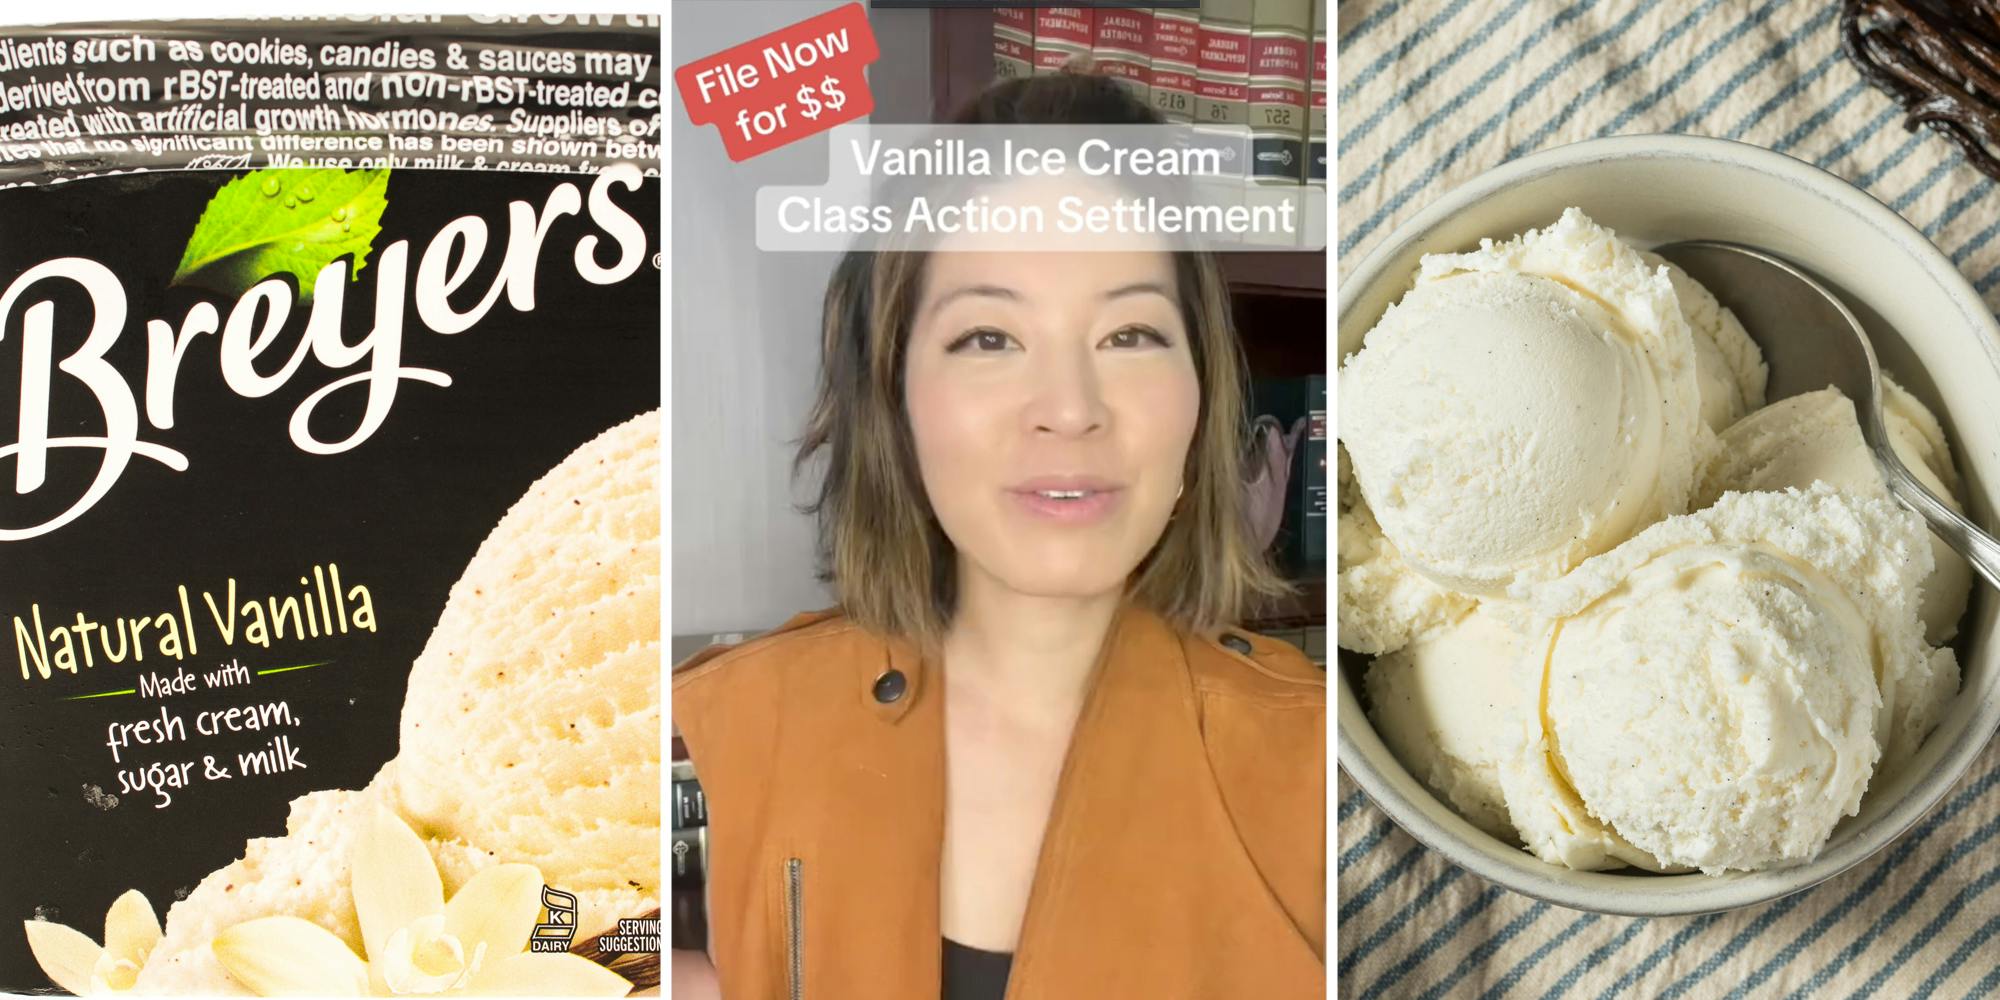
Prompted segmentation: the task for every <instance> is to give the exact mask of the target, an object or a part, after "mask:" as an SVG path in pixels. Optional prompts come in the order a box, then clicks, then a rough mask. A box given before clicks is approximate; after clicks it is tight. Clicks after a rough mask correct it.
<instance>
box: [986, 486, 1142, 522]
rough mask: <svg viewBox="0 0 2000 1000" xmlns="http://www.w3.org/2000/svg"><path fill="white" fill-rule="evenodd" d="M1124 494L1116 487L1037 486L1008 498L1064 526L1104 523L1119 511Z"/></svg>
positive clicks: (1020, 489)
mask: <svg viewBox="0 0 2000 1000" xmlns="http://www.w3.org/2000/svg"><path fill="white" fill-rule="evenodd" d="M1124 493H1125V491H1124V490H1123V489H1122V488H1120V487H1115V486H1111V487H1083V486H1036V487H1027V488H1023V487H1016V488H1014V489H1010V490H1008V491H1007V495H1008V496H1009V497H1012V498H1013V499H1014V502H1015V503H1017V504H1019V505H1020V507H1021V509H1022V510H1024V511H1027V512H1028V513H1029V514H1031V515H1033V516H1035V517H1038V518H1044V519H1047V520H1050V521H1054V522H1057V523H1060V524H1089V523H1091V522H1094V521H1099V520H1102V519H1103V518H1105V517H1106V516H1108V515H1109V514H1110V513H1111V512H1112V511H1113V510H1116V509H1117V507H1118V503H1119V501H1120V500H1121V499H1122V498H1123V497H1124Z"/></svg>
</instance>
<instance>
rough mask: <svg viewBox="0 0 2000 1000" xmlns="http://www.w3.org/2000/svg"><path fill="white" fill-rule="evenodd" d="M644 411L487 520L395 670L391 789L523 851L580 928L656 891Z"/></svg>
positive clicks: (602, 923)
mask: <svg viewBox="0 0 2000 1000" xmlns="http://www.w3.org/2000/svg"><path fill="white" fill-rule="evenodd" d="M658 444H659V432H658V415H657V413H648V414H643V415H641V416H639V417H635V418H633V419H632V420H630V421H628V422H626V423H625V424H622V425H620V426H618V427H615V428H612V429H611V430H609V431H606V432H605V433H604V434H602V435H600V436H599V437H598V438H596V439H595V440H593V441H591V442H590V443H588V444H585V445H584V446H582V447H581V448H578V449H577V450H576V451H575V452H574V453H573V454H571V455H570V456H569V457H568V458H567V459H565V460H564V461H563V462H562V464H560V465H558V466H556V467H555V468H554V469H553V470H551V471H550V472H549V473H548V474H546V475H544V476H543V477H542V478H541V479H540V480H539V481H537V482H536V483H535V484H534V486H532V487H531V488H530V489H529V490H528V493H527V495H526V496H524V497H522V498H521V500H520V501H519V502H518V503H516V504H515V505H514V507H513V509H511V510H509V511H508V512H507V514H506V516H505V517H503V518H502V519H501V521H500V524H499V526H497V527H495V528H494V529H493V532H492V534H490V535H489V536H487V538H486V541H485V542H484V543H483V544H481V545H480V547H479V551H478V553H477V554H475V555H474V556H473V558H472V562H471V564H470V565H468V566H467V567H466V569H465V574H464V576H463V577H462V578H461V579H460V580H459V581H458V583H457V584H456V585H455V586H454V587H453V588H452V592H451V596H450V598H449V600H448V601H447V603H446V605H445V610H444V614H443V615H442V616H441V617H440V618H439V620H438V623H437V627H436V629H435V630H434V631H433V632H432V634H431V639H430V642H429V644H428V645H426V646H425V648H424V651H423V653H422V654H421V655H420V656H418V658H417V662H416V664H415V666H414V667H412V668H411V671H410V686H409V693H408V695H407V697H406V700H405V702H404V705H403V717H402V746H401V751H400V753H399V754H398V755H397V757H396V759H395V760H393V761H391V762H390V763H389V764H388V765H386V766H385V768H384V775H385V778H386V780H387V787H388V792H389V794H390V795H391V797H392V798H393V801H394V802H395V803H396V805H397V807H398V810H399V812H401V813H402V815H403V816H404V817H406V818H407V819H408V820H409V821H410V825H411V826H412V827H413V828H414V829H415V830H416V831H417V833H418V835H419V836H423V837H427V838H444V839H451V840H460V841H463V842H465V843H467V844H470V845H472V846H473V847H475V848H478V849H480V850H482V851H490V852H492V853H493V855H494V856H495V859H496V860H497V861H500V862H504V863H516V862H518V863H525V864H532V865H535V866H537V867H538V868H540V869H541V871H542V876H543V878H544V879H545V880H546V881H547V883H548V884H549V885H552V886H555V887H557V888H560V889H563V890H565V891H568V892H571V893H574V894H575V895H576V896H577V897H578V914H577V924H578V926H577V935H578V937H579V939H581V938H583V937H587V936H589V935H592V934H595V933H597V932H599V931H603V930H605V929H607V928H609V927H611V926H613V925H614V924H615V922H616V920H617V919H618V918H620V917H637V916H642V915H644V914H645V913H646V912H647V911H648V910H651V909H653V908H656V907H658V906H659V898H660V884H659V880H660V840H659V837H660V792H659V787H660V662H661V658H660V617H659V603H660V548H659V545H660V540H659V518H660V494H659V484H658V479H659V474H660V468H659V454H658V452H659V448H658Z"/></svg>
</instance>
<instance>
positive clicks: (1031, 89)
mask: <svg viewBox="0 0 2000 1000" xmlns="http://www.w3.org/2000/svg"><path fill="white" fill-rule="evenodd" d="M1160 121H1161V120H1160V118H1159V116H1158V115H1156V114H1155V113H1154V112H1153V110H1152V109H1151V108H1149V107H1147V106H1146V105H1145V104H1144V103H1143V102H1141V101H1139V100H1138V99H1137V98H1136V97H1134V96H1132V94H1131V93H1130V92H1128V91H1126V90H1125V89H1124V88H1123V87H1122V86H1120V85H1119V84H1117V83H1116V82H1114V81H1112V80H1110V79H1108V78H1106V77H1100V76H1093V75H1087V74H1078V73H1060V74H1054V75H1049V76H1036V77H1030V78H1026V79H1020V80H1012V81H1008V82H1006V83H1002V84H998V85H996V86H994V87H991V88H989V89H988V90H986V91H985V92H984V93H982V94H980V95H979V96H978V97H977V98H975V99H974V100H973V101H972V103H970V104H969V105H967V107H966V108H965V110H963V111H962V112H960V114H959V115H957V116H956V117H955V118H954V120H953V122H954V124H960V125H1015V124H1019V125H1028V124H1076V125H1090V124H1099V125H1130V124H1158V123H1160ZM1173 257H1174V272H1175V282H1176V285H1177V295H1178V298H1179V301H1180V306H1181V318H1182V321H1183V323H1184V324H1185V325H1186V328H1187V330H1188V331H1189V334H1190V338H1189V339H1190V345H1189V346H1190V347H1191V349H1192V351H1193V355H1194V364H1195V371H1196V375H1197V377H1198V379H1199V380H1200V385H1201V413H1200V415H1199V418H1198V419H1197V421H1196V424H1195V434H1194V440H1193V442H1192V443H1191V444H1190V446H1189V448H1188V457H1187V465H1186V468H1185V470H1184V482H1185V484H1186V491H1185V493H1184V494H1183V495H1182V497H1181V499H1180V501H1179V503H1178V504H1177V505H1176V507H1175V513H1174V515H1173V518H1172V519H1171V520H1170V521H1168V522H1167V527H1166V530H1165V532H1163V533H1162V535H1161V537H1160V540H1159V542H1158V543H1157V544H1155V546H1154V547H1153V550H1152V551H1151V552H1150V553H1148V554H1147V556H1146V558H1145V559H1144V560H1142V561H1141V562H1140V564H1139V567H1138V568H1137V570H1135V571H1134V572H1133V574H1132V576H1131V579H1130V581H1129V583H1128V591H1129V593H1130V594H1131V596H1132V598H1133V599H1134V600H1135V601H1137V602H1138V603H1139V604H1141V605H1143V606H1145V607H1148V608H1150V609H1152V610H1154V611H1156V612H1158V613H1159V614H1160V615H1162V616H1163V617H1165V618H1166V619H1167V620H1169V621H1170V622H1172V623H1174V624H1175V625H1176V626H1178V627H1180V628H1182V629H1184V630H1186V631H1189V632H1194V633H1204V632H1210V631H1213V630H1215V629H1217V628H1219V627H1221V626H1223V625H1226V624H1229V623H1231V622H1234V621H1236V620H1237V619H1238V618H1239V617H1240V616H1241V615H1242V614H1243V612H1244V610H1245V608H1246V607H1247V606H1248V605H1249V603H1250V602H1251V601H1252V600H1254V599H1255V598H1256V597H1258V596H1261V595H1268V594H1276V593H1282V592H1284V591H1285V590H1286V589H1287V587H1286V584H1285V583H1284V582H1283V581H1282V580H1281V579H1280V578H1279V577H1278V576H1277V574H1276V573H1275V572H1274V571H1273V570H1272V569H1271V567H1270V564H1269V563H1268V562H1267V561H1266V560H1265V559H1264V557H1263V555H1262V553H1260V552H1258V551H1257V550H1256V547H1255V545H1254V543H1253V542H1252V541H1251V540H1250V537H1249V532H1248V529H1247V528H1246V522H1245V519H1244V515H1243V485H1242V484H1243V469H1244V447H1245V444H1246V442H1247V441H1248V436H1249V430H1248V428H1249V420H1248V416H1247V415H1246V413H1245V405H1244V399H1245V386H1246V370H1245V365H1244V360H1243V353H1242V347H1241V344H1240V343H1239V342H1238V340H1237V338H1236V332H1235V329H1234V327H1233V326H1232V325H1231V323H1230V316H1229V290H1228V287H1227V284H1226V283H1225V281H1224V280H1223V277H1222V273H1221V269H1220V268H1219V266H1218V265H1217V263H1216V260H1215V258H1214V257H1213V256H1212V255H1210V254H1207V253H1200V252H1177V253H1175V254H1174V255H1173ZM926 259H927V255H926V254H925V253H923V252H921V251H908V250H895V251H879V250H865V251H864V250H857V251H851V252H849V253H848V254H847V255H846V256H845V257H843V258H842V259H841V261H840V263H839V264H838V265H837V266H836V267H835V268H834V272H833V277H832V278H831V279H830V280H829V281H828V283H827V290H826V304H825V309H824V314H823V320H822V322H823V331H822V336H823V344H822V355H821V361H820V378H819V390H818V395H817V398H816V399H815V400H814V403H813V407H812V412H811V415H810V417H809V418H808V419H807V425H806V433H805V436H804V438H803V439H802V440H801V441H800V445H799V452H798V457H797V460H796V462H795V463H794V470H795V471H796V470H798V469H799V468H801V467H803V466H804V465H805V464H806V463H807V462H808V461H809V460H811V459H812V458H813V456H815V455H817V454H819V453H820V452H822V451H824V452H825V453H826V466H825V477H824V479H823V480H822V481H821V484H820V488H819V494H818V497H817V499H816V500H815V501H814V502H813V503H811V504H809V505H807V507H806V510H807V511H808V512H809V513H813V514H815V515H816V516H817V517H818V520H819V545H820V560H821V565H820V575H821V578H822V579H825V580H827V581H828V582H830V583H831V584H832V585H833V586H834V589H835V592H836V594H837V595H838V597H839V600H840V603H841V605H842V607H843V609H844V610H845V611H846V613H847V615H848V616H849V617H850V618H852V619H854V620H855V621H856V622H857V623H859V624H860V625H862V626H863V627H864V628H867V629H869V630H871V631H875V632H878V633H882V634H887V635H896V636H903V637H907V638H910V639H913V640H915V641H917V642H919V643H920V644H922V645H924V646H925V647H927V648H935V645H936V644H937V642H938V641H939V640H940V639H941V638H942V637H943V634H944V632H945V630H946V628H947V627H948V626H949V624H950V621H951V616H952V613H953V610H954V608H955V606H956V599H957V594H956V589H957V575H956V566H955V558H956V552H955V550H954V549H953V547H952V544H951V541H950V539H948V538H947V537H945V534H944V529H943V528H942V527H941V526H940V525H939V524H938V522H937V518H936V517H935V515H934V514H933V513H932V511H931V506H930V500H929V497H928V496H927V495H926V493H925V491H924V486H923V480H922V477H921V476H920V475H919V472H918V468H917V459H916V448H915V445H914V443H913V441H912V438H911V434H910V426H909V420H908V418H907V415H906V414H907V411H906V409H905V407H904V395H903V352H904V348H905V345H907V343H908V342H909V336H910V320H911V317H912V315H914V313H915V311H916V306H917V297H918V295H919V294H920V293H921V291H922V284H923V276H924V265H925V261H926Z"/></svg>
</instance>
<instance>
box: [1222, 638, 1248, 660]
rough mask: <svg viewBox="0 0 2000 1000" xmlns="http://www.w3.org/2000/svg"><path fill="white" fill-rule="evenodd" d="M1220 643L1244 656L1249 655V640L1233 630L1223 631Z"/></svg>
mask: <svg viewBox="0 0 2000 1000" xmlns="http://www.w3.org/2000/svg"><path fill="white" fill-rule="evenodd" d="M1222 644H1223V645H1225V646H1228V647H1229V648H1230V649H1233V650H1235V651H1237V652H1239V653H1242V654H1243V655H1244V656H1249V655H1250V640H1248V639H1245V638H1243V637H1242V636H1240V635H1237V634H1236V633H1234V632H1225V633H1223V636H1222Z"/></svg>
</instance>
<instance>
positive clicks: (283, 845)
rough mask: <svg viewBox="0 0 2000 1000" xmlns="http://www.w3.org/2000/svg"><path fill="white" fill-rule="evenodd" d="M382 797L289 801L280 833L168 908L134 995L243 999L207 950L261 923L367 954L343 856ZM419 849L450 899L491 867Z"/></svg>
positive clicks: (467, 856) (451, 847)
mask: <svg viewBox="0 0 2000 1000" xmlns="http://www.w3.org/2000/svg"><path fill="white" fill-rule="evenodd" d="M381 801H382V795H381V793H380V787H379V784H377V785H371V786H369V787H368V788H367V789H364V790H362V791H344V790H331V791H322V792H313V793H311V794H309V795H302V796H300V797H299V798H297V799H294V800H292V806H291V815H290V817H289V818H288V819H287V820H286V821H285V835H284V836H282V837H260V838H257V839H255V840H252V841H250V842H249V844H248V845H247V846H246V847H245V848H244V851H243V856H242V857H241V858H239V859H237V860H236V861H234V862H231V863H230V864H228V865H225V866H224V867H222V868H220V869H218V870H217V871H215V872H214V873H212V874H210V875H209V876H208V877H207V878H205V879H202V880H201V884H199V885H197V886H195V888H194V891H193V892H191V893H189V894H188V897H187V898H186V899H184V900H181V901H180V902H177V903H175V904H174V905H173V907H172V908H171V909H169V910H168V911H167V920H166V927H165V929H166V936H165V937H163V938H161V940H160V943H159V945H158V946H156V947H155V948H154V949H153V951H152V954H151V955H149V956H148V957H147V960H146V964H145V967H144V968H142V969H141V970H140V971H139V980H138V982H137V984H136V985H135V987H134V992H137V993H142V994H176V995H190V994H193V995H204V996H250V995H251V993H250V991H249V990H247V989H245V988H244V987H243V986H242V984H240V983H238V982H237V981H236V979H235V978H234V977H232V976H230V974H229V973H228V971H226V970H225V969H223V967H222V963H221V962H219V961H217V960H216V958H215V952H214V950H213V949H212V948H211V947H210V945H212V944H213V943H214V941H215V936H216V935H217V934H220V933H221V932H222V931H224V930H226V929H228V928H229V927H232V926H234V925H236V924H239V923H242V922H244V921H247V920H256V919H258V918H260V917H273V916H293V917H299V918H302V919H304V920H309V921H311V922H313V923H315V924H318V925H320V926H321V927H324V928H326V929H327V930H329V931H332V932H333V933H334V934H335V935H336V936H338V937H339V938H340V939H341V940H342V941H345V942H347V945H348V947H350V948H353V949H354V953H355V954H356V955H361V954H364V952H363V948H362V943H361V925H360V922H359V919H358V918H357V917H356V915H355V912H354V894H353V892H352V891H351V890H350V889H349V881H350V875H351V873H352V871H353V868H352V865H351V863H350V855H351V854H352V851H353V847H354V842H355V840H356V839H357V838H358V837H359V835H360V831H361V829H362V824H363V822H364V821H365V820H366V819H367V818H368V817H369V816H370V815H371V814H372V810H373V809H375V808H376V807H377V803H379V802H381ZM426 846H427V847H429V848H430V850H431V856H432V858H433V859H434V860H435V861H437V863H438V867H439V875H440V877H441V878H442V879H443V880H444V890H445V895H446V897H447V898H449V897H450V896H451V895H452V894H453V893H456V892H457V891H458V889H459V887H460V886H463V885H464V884H465V883H466V882H467V881H468V880H470V879H471V878H472V876H473V875H474V874H475V873H477V872H478V871H479V870H480V869H482V868H485V867H488V866H489V865H491V864H493V860H492V859H491V858H489V857H488V856H487V855H486V853H485V852H483V851H477V850H474V849H472V848H470V847H468V846H466V845H465V844H463V843H460V842H457V841H440V840H429V841H427V842H426ZM523 946H524V947H525V942H524V943H523Z"/></svg>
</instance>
